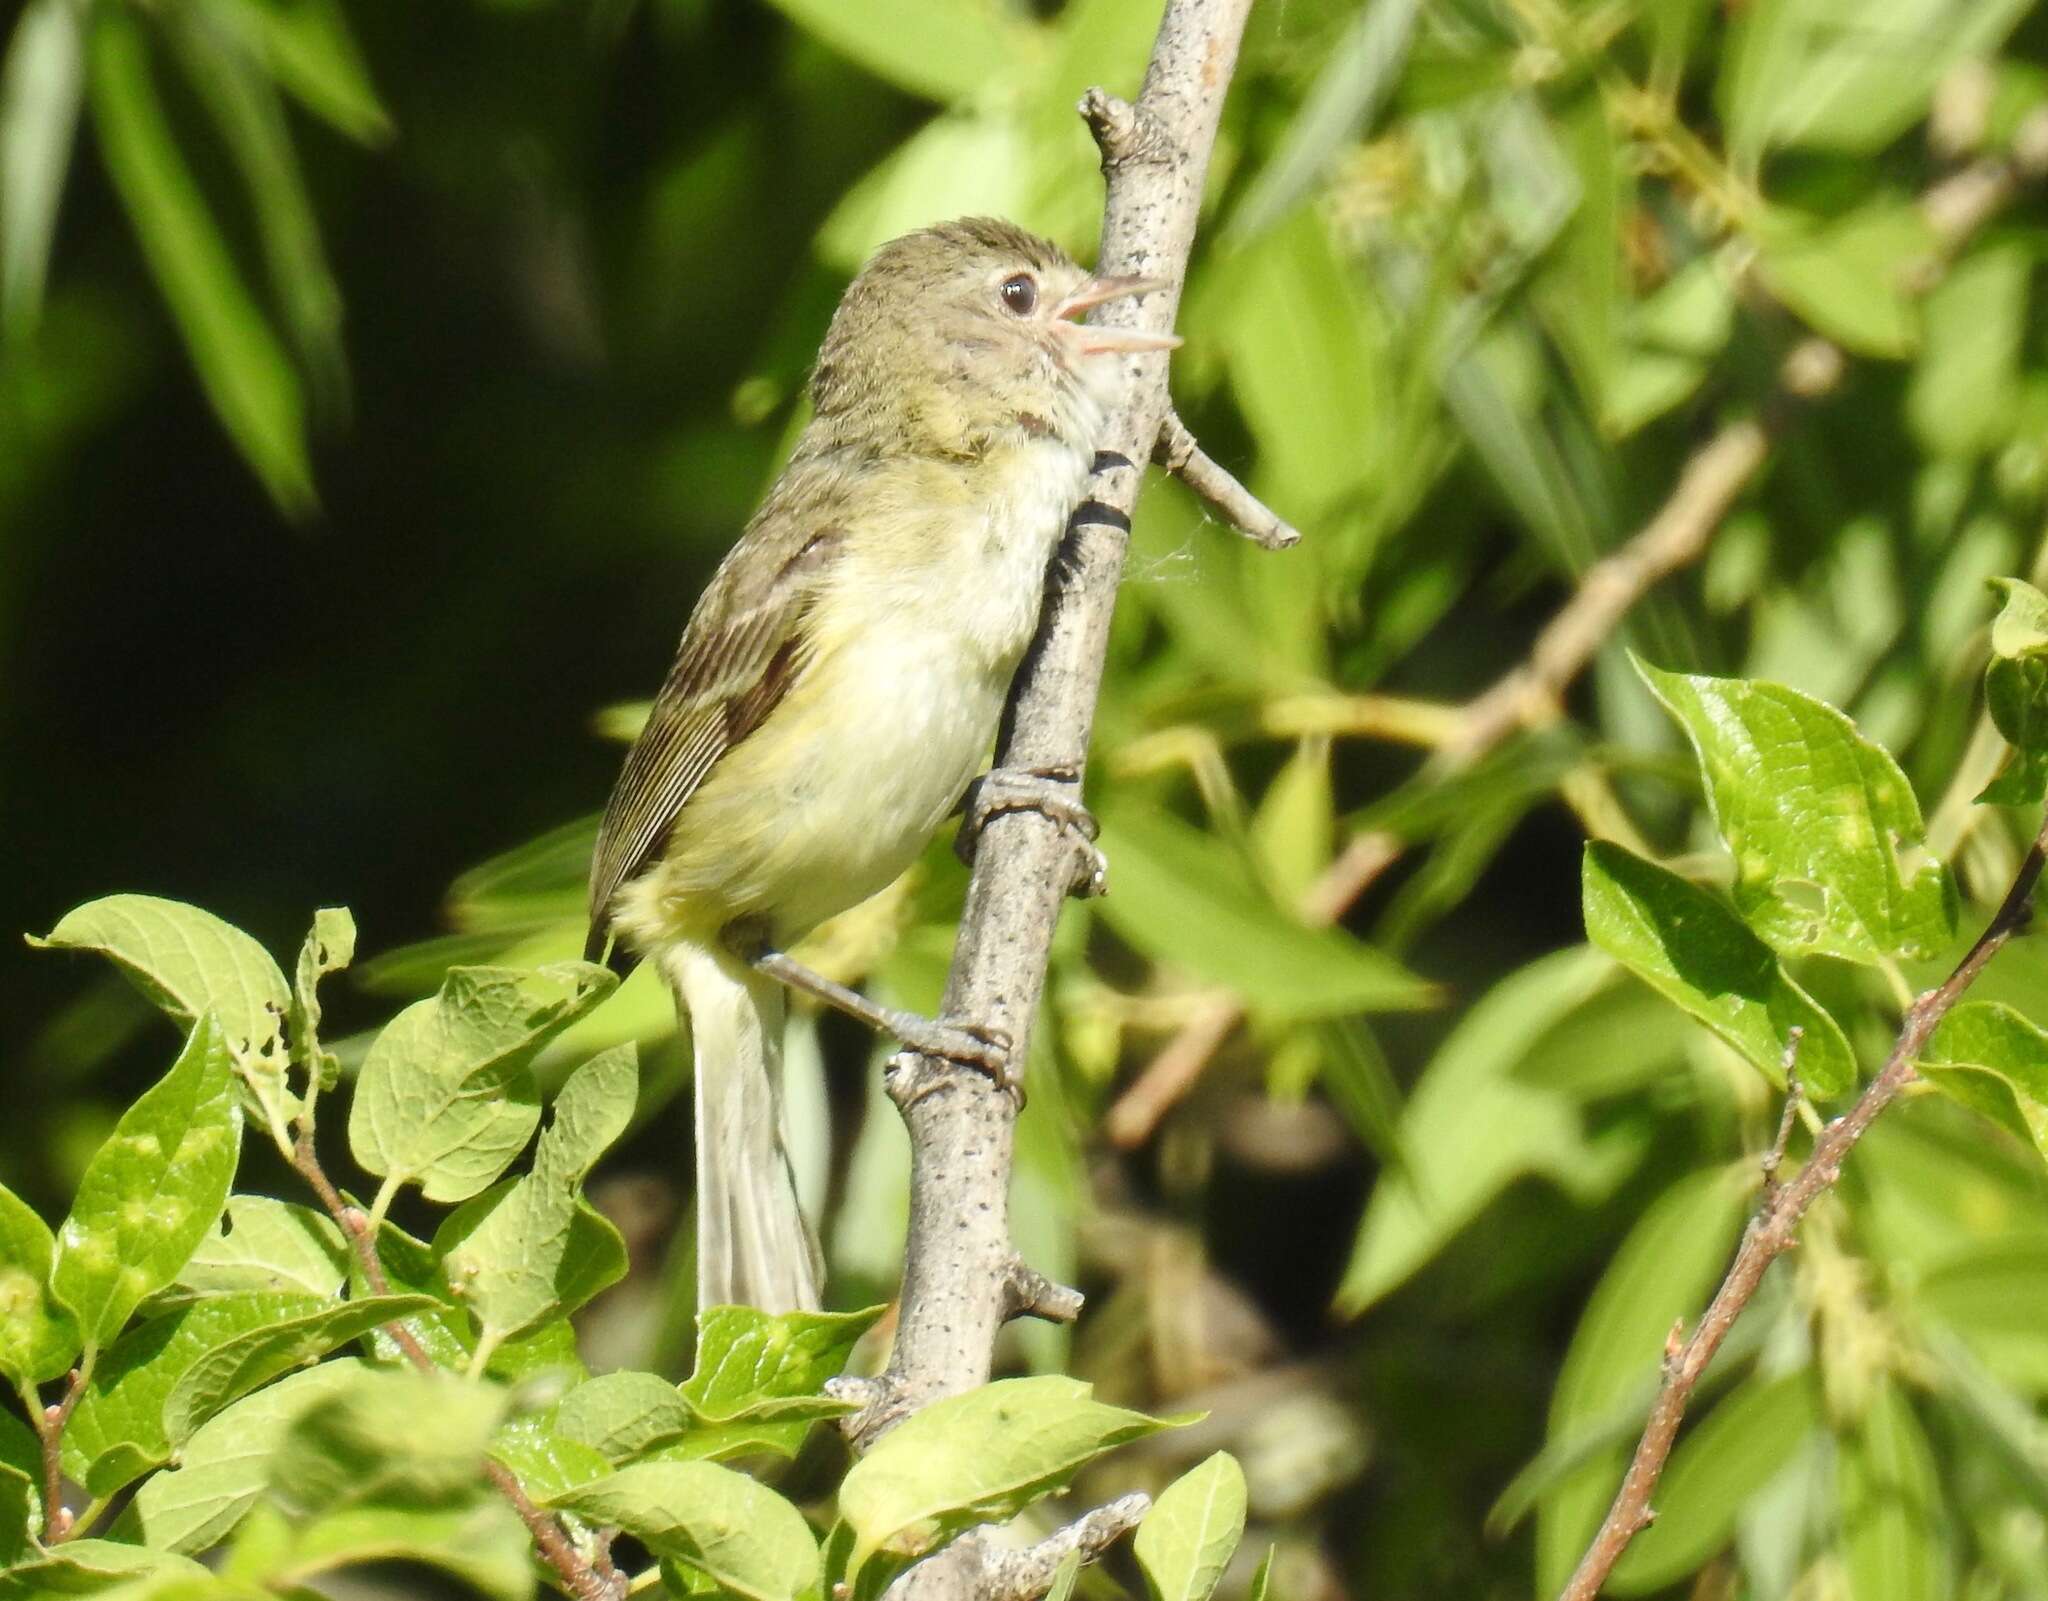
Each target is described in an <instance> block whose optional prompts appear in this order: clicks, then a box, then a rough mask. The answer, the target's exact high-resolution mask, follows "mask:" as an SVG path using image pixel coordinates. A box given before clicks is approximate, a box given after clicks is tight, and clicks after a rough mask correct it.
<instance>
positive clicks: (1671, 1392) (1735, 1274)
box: [1559, 821, 2048, 1601]
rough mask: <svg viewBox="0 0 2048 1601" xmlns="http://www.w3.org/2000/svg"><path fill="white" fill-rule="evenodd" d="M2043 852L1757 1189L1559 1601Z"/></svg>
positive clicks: (1627, 1530) (1609, 1546)
mask: <svg viewBox="0 0 2048 1601" xmlns="http://www.w3.org/2000/svg"><path fill="white" fill-rule="evenodd" d="M2044 852H2048V821H2044V822H2043V824H2042V827H2041V832H2040V833H2039V834H2038V835H2036V836H2035V839H2034V843H2033V846H2032V848H2031V849H2029V850H2028V852H2027V856H2026V860H2025V861H2024V862H2023V863H2022V864H2021V866H2020V870H2019V874H2018V876H2017V877H2015V878H2014V880H2013V883H2012V887H2011V889H2009V890H2008V891H2007V892H2006V896H2005V899H2004V901H2003V902H2002V903H2001V904H2000V905H1999V908H1998V910H1997V912H1995V913H1994V914H1993V915H1992V918H1991V921H1990V922H1989V923H1988V924H1987V925H1986V926H1985V929H1984V932H1983V933H1982V934H1981V935H1979V936H1978V939H1977V943H1976V944H1974V945H1972V946H1971V947H1970V950H1969V954H1968V955H1966V956H1965V957H1964V958H1963V959H1962V960H1961V961H1960V962H1958V963H1957V964H1956V968H1955V971H1954V972H1952V973H1950V974H1949V976H1948V977H1947V979H1945V980H1944V981H1943V982H1942V984H1941V986H1940V987H1939V988H1938V989H1932V990H1929V991H1928V992H1927V993H1926V994H1924V995H1922V996H1921V997H1920V998H1919V999H1918V1000H1916V1001H1914V1002H1913V1004H1912V1005H1911V1006H1910V1007H1908V1008H1907V1009H1906V1015H1905V1018H1904V1020H1903V1021H1902V1022H1901V1024H1900V1026H1899V1033H1898V1038H1897V1039H1896V1040H1895V1041H1894V1042H1893V1045H1892V1049H1891V1054H1890V1055H1889V1056H1888V1057H1887V1058H1886V1059H1885V1064H1884V1066H1883V1068H1881V1069H1880V1070H1879V1072H1878V1075H1877V1077H1876V1078H1874V1079H1872V1080H1871V1081H1870V1085H1869V1087H1868V1088H1867V1089H1865V1090H1864V1092H1863V1094H1862V1095H1861V1096H1860V1097H1859V1098H1858V1099H1857V1101H1856V1104H1855V1105H1854V1106H1853V1107H1851V1108H1850V1109H1849V1110H1848V1111H1847V1112H1846V1113H1844V1114H1843V1115H1842V1116H1841V1117H1838V1118H1836V1119H1835V1120H1834V1121H1833V1122H1832V1123H1829V1124H1828V1125H1827V1126H1826V1127H1825V1128H1823V1129H1822V1130H1821V1133H1820V1137H1819V1138H1818V1139H1817V1140H1815V1141H1814V1146H1813V1154H1812V1155H1811V1156H1809V1157H1808V1158H1807V1159H1806V1165H1805V1166H1803V1167H1802V1168H1800V1170H1799V1172H1798V1174H1797V1175H1796V1176H1795V1177H1794V1178H1793V1179H1792V1181H1791V1182H1790V1183H1788V1184H1786V1185H1784V1186H1782V1187H1776V1186H1773V1187H1771V1188H1768V1189H1767V1190H1766V1191H1765V1195H1764V1199H1763V1203H1762V1204H1761V1205H1760V1206H1759V1207H1758V1208H1757V1211H1756V1214H1755V1216H1753V1217H1752V1218H1751V1219H1750V1221H1749V1227H1748V1228H1747V1229H1745V1230H1744V1231H1743V1235H1742V1243H1741V1245H1740V1246H1739V1247H1738V1248H1737V1250H1736V1253H1735V1261H1734V1263H1733V1264H1732V1265H1731V1266H1730V1267H1729V1269H1728V1274H1727V1277H1726V1278H1724V1279H1722V1281H1721V1287H1720V1288H1719V1289H1718V1290H1716V1291H1715V1292H1714V1298H1713V1300H1712V1301H1711V1302H1709V1303H1708V1306H1707V1310H1706V1313H1705V1314H1704V1315H1703V1316H1702V1317H1701V1319H1700V1324H1699V1327H1698V1328H1697V1329H1695V1330H1694V1331H1693V1336H1692V1338H1691V1339H1690V1340H1688V1341H1686V1342H1685V1346H1684V1348H1683V1350H1681V1351H1680V1352H1678V1353H1677V1356H1676V1358H1675V1360H1669V1361H1668V1362H1667V1364H1666V1367H1665V1372H1664V1382H1663V1385H1662V1387H1661V1388H1660V1389H1659V1390H1658V1392H1657V1398H1656V1400H1655V1401H1654V1402H1653V1403H1652V1404H1651V1407H1650V1416H1649V1421H1648V1422H1647V1423H1646V1424H1645V1425H1644V1427H1643V1435H1642V1439H1641V1440H1640V1441H1639V1442H1638V1443H1637V1445H1636V1449H1635V1455H1634V1457H1633V1458H1632V1459H1631V1461H1630V1462H1629V1466H1628V1472H1627V1474H1626V1475H1624V1476H1623V1478H1622V1481H1621V1488H1620V1490H1619V1491H1618V1492H1617V1493H1616V1494H1615V1497H1614V1504H1613V1505H1612V1506H1611V1507H1610V1508H1609V1509H1608V1512H1607V1517H1606V1519H1605V1520H1604V1521H1603V1522H1602V1523H1601V1525H1600V1529H1599V1532H1598V1533H1597V1534H1595V1535H1594V1537H1593V1543H1592V1544H1591V1545H1590V1546H1589V1547H1588V1548H1587V1550H1586V1554H1585V1556H1584V1557H1582V1558H1581V1559H1580V1561H1579V1565H1578V1568H1577V1570H1576V1571H1575V1572H1574V1573H1573V1574H1572V1577H1571V1581H1570V1583H1568V1584H1567V1585H1566V1586H1565V1587H1564V1589H1563V1591H1562V1592H1560V1595H1559V1601H1593V1598H1594V1597H1596V1596H1597V1595H1599V1593H1600V1587H1601V1586H1602V1585H1603V1584H1605V1583H1606V1582H1607V1576H1608V1575H1609V1574H1610V1573H1611V1572H1613V1570H1614V1565H1615V1563H1617V1562H1618V1561H1620V1560H1621V1554H1622V1553H1623V1552H1624V1551H1626V1550H1627V1549H1628V1545H1629V1542H1630V1541H1631V1540H1633V1539H1634V1538H1635V1537H1636V1535H1637V1534H1638V1533H1639V1532H1641V1531H1642V1530H1643V1529H1644V1528H1645V1527H1647V1526H1648V1525H1649V1523H1650V1522H1651V1520H1652V1519H1653V1518H1654V1516H1655V1513H1654V1512H1653V1511H1652V1510H1651V1507H1650V1497H1651V1495H1652V1494H1653V1493H1654V1492H1655V1491H1656V1488H1657V1479H1658V1477H1659V1475H1661V1474H1662V1473H1663V1471H1664V1463H1665V1460H1666V1459H1667V1458H1668V1457H1669V1456H1670V1455H1671V1446H1672V1442H1673V1441H1674V1440H1675V1439H1676V1438H1677V1437H1678V1425H1679V1422H1680V1420H1681V1419H1682V1418H1683V1417H1684V1416H1685V1406H1686V1402H1687V1400H1688V1399H1689V1398H1690V1397H1691V1395H1692V1391H1693V1386H1694V1385H1696V1384H1697V1383H1698V1382H1699V1379H1700V1375H1701V1374H1702V1373H1704V1372H1705V1371H1706V1369H1707V1364H1708V1363H1709V1362H1711V1361H1712V1360H1713V1359H1714V1353H1715V1352H1716V1351H1718V1350H1719V1349H1720V1348H1721V1342H1722V1341H1723V1340H1724V1339H1726V1338H1727V1335H1728V1331H1729V1329H1731V1328H1732V1327H1734V1325H1735V1320H1736V1319H1737V1318H1739V1317H1741V1316H1742V1313H1743V1310H1744V1309H1745V1308H1746V1307H1747V1306H1748V1305H1749V1300H1750V1297H1751V1296H1752V1295H1754V1294H1755V1293H1756V1289H1757V1286H1758V1285H1759V1284H1761V1283H1762V1282H1763V1277H1764V1273H1765V1271H1766V1270H1767V1269H1768V1268H1769V1267H1770V1265H1771V1264H1772V1263H1773V1262H1774V1261H1776V1260H1777V1259H1778V1258H1779V1257H1780V1256H1781V1255H1783V1254H1784V1252H1785V1251H1786V1250H1787V1248H1789V1247H1790V1246H1791V1244H1792V1241H1793V1237H1794V1234H1795V1233H1796V1231H1797V1230H1798V1227H1799V1222H1800V1219H1802V1218H1803V1217H1805V1215H1806V1212H1807V1209H1808V1208H1809V1207H1811V1206H1812V1205H1813V1203H1814V1202H1815V1201H1816V1200H1818V1199H1819V1198H1820V1197H1821V1196H1822V1195H1823V1194H1825V1193H1826V1192H1827V1190H1828V1189H1829V1188H1830V1187H1831V1186H1832V1185H1833V1184H1834V1182H1835V1180H1836V1179H1838V1178H1839V1177H1841V1173H1842V1162H1843V1160H1844V1159H1845V1158H1846V1157H1847V1156H1848V1154H1849V1152H1850V1150H1851V1149H1853V1148H1854V1146H1855V1144H1856V1142H1857V1141H1858V1140H1860V1139H1861V1138H1863V1135H1864V1132H1865V1131H1866V1130H1867V1129H1868V1128H1869V1127H1870V1125H1871V1124H1872V1123H1873V1122H1875V1121H1876V1119H1877V1115H1878V1113H1880V1112H1882V1111H1883V1110H1884V1109H1885V1107H1887V1106H1888V1105H1890V1104H1891V1102H1892V1100H1893V1098H1894V1097H1896V1096H1897V1095H1898V1093H1899V1091H1900V1090H1902V1089H1904V1088H1905V1087H1906V1086H1907V1085H1908V1084H1910V1083H1912V1081H1913V1080H1914V1078H1915V1077H1917V1076H1918V1073H1919V1069H1918V1068H1917V1067H1916V1066H1915V1060H1916V1058H1917V1057H1918V1056H1919V1054H1920V1049H1921V1047H1922V1046H1924V1045H1925V1044H1926V1043H1927V1037H1928V1036H1929V1035H1930V1034H1932V1033H1933V1032H1934V1030H1935V1028H1936V1026H1937V1025H1938V1024H1939V1023H1940V1022H1941V1020H1942V1019H1943V1018H1944V1017H1946V1016H1947V1015H1948V1014H1949V1011H1950V1010H1951V1008H1953V1007H1954V1006H1955V1004H1956V1002H1957V1001H1958V1000H1960V999H1961V998H1962V996H1963V994H1964V992H1965V991H1967V990H1968V989H1969V987H1970V986H1971V984H1973V983H1975V982H1976V979H1977V975H1978V974H1979V973H1981V972H1983V971H1984V967H1985V964H1986V963H1988V962H1989V961H1990V960H1991V958H1992V957H1994V956H1996V955H1997V954H1998V952H1999V950H2000V948H2001V947H2002V946H2003V945H2004V944H2005V942H2006V941H2007V940H2009V939H2011V938H2012V936H2013V935H2014V934H2016V933H2018V932H2019V930H2020V929H2021V928H2022V927H2024V926H2025V924H2026V922H2027V919H2028V918H2029V916H2031V915H2032V910H2033V907H2032V898H2033V893H2034V886H2035V884H2036V883H2037V882H2038V881H2039V880H2040V877H2041V865H2042V862H2043V860H2044Z"/></svg>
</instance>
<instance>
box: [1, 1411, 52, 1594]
mask: <svg viewBox="0 0 2048 1601" xmlns="http://www.w3.org/2000/svg"><path fill="white" fill-rule="evenodd" d="M42 1485H43V1447H42V1442H41V1441H39V1440H37V1439H36V1437H35V1436H34V1435H33V1434H31V1433H30V1432H29V1427H28V1425H27V1424H26V1423H23V1422H22V1421H21V1420H20V1419H19V1418H17V1417H16V1416H15V1415H14V1414H13V1413H12V1412H7V1411H0V1569H4V1568H8V1567H11V1566H13V1565H14V1564H15V1563H17V1562H22V1561H25V1560H26V1559H28V1558H29V1557H30V1556H32V1555H34V1554H35V1546H34V1543H33V1542H34V1541H35V1540H37V1539H38V1538H39V1537H40V1536H41V1535H42V1532H43V1489H42Z"/></svg>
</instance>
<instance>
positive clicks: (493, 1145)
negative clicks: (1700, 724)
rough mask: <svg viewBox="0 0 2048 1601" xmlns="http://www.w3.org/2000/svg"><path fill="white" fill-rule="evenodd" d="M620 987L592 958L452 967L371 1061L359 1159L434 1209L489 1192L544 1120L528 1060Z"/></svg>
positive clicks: (359, 1093) (355, 1125) (356, 1131)
mask: <svg viewBox="0 0 2048 1601" xmlns="http://www.w3.org/2000/svg"><path fill="white" fill-rule="evenodd" d="M617 985H618V980H617V979H616V978H615V977H614V976H613V975H612V974H611V973H609V972H607V971H606V970H605V969H603V968H601V967H594V966H591V965H590V964H588V963H584V962H557V963H553V964H550V965H548V966H545V967H540V968H535V969H532V970H530V971H528V970H520V969H516V968H504V967H458V968H452V969H450V970H449V972H448V975H447V977H446V978H445V979H443V980H442V983H441V990H440V993H439V994H438V995H435V996H433V997H432V998H431V999H428V1000H424V1001H417V1002H415V1003H414V1004H413V1005H411V1006H408V1007H407V1008H406V1009H405V1010H404V1011H402V1012H400V1013H399V1014H398V1016H397V1017H396V1018H394V1019H393V1020H392V1021H391V1022H390V1024H388V1025H387V1026H386V1027H385V1029H384V1032H383V1033H381V1034H379V1035H378V1036H377V1039H376V1042H375V1043H374V1044H372V1045H371V1047H370V1052H369V1055H368V1056H367V1057H366V1058H365V1059H364V1062H363V1069H362V1073H361V1076H360V1077H359V1078H358V1080H357V1083H356V1092H355V1098H354V1100H353V1101H352V1102H351V1103H350V1106H349V1119H348V1137H349V1148H350V1149H351V1150H352V1151H353V1152H354V1153H355V1158H356V1161H357V1163H358V1164H360V1165H361V1166H362V1167H363V1168H364V1169H365V1170H367V1171H369V1172H371V1173H375V1174H378V1175H380V1176H383V1177H386V1178H388V1179H391V1180H393V1181H396V1182H404V1183H417V1184H419V1185H420V1186H421V1188H422V1189H423V1190H425V1192H426V1195H427V1198H428V1199H429V1200H433V1201H460V1200H466V1199H467V1198H468V1197H470V1196H472V1195H474V1194H476V1193H477V1192H478V1191H479V1190H482V1189H484V1188H485V1187H486V1186H488V1185H489V1184H491V1183H492V1182H493V1181H494V1180H495V1179H496V1178H497V1177H498V1175H499V1174H501V1173H503V1172H504V1171H505V1169H506V1167H507V1166H508V1165H509V1164H510V1163H511V1161H512V1159H513V1158H514V1157H515V1156H517V1155H518V1154H519V1152H520V1151H521V1150H522V1149H524V1147H525V1145H526V1142H527V1141H528V1140H529V1139H531V1138H532V1137H533V1131H534V1127H535V1125H536V1124H538V1123H539V1121H540V1106H539V1103H538V1100H537V1099H536V1097H535V1093H534V1088H533V1082H532V1076H531V1075H530V1074H529V1073H528V1071H527V1065H528V1063H530V1062H531V1061H532V1059H533V1057H534V1055H535V1053H537V1052H538V1051H539V1050H540V1048H541V1046H542V1045H544V1044H546V1043H547V1041H548V1040H550V1039H551V1038H553V1037H554V1036H555V1035H556V1034H558V1033H560V1032H561V1031H562V1030H563V1029H565V1028H567V1027H568V1026H569V1025H570V1024H571V1023H573V1022H574V1021H575V1020H576V1019H577V1018H579V1017H581V1016H582V1015H583V1014H584V1013H586V1012H588V1011H589V1010H590V1009H591V1008H592V1007H594V1006H595V1005H597V1003H598V1002H599V1001H601V1000H603V999H604V997H605V996H607V995H609V994H610V993H611V992H612V990H613V989H615V988H616V987H617Z"/></svg>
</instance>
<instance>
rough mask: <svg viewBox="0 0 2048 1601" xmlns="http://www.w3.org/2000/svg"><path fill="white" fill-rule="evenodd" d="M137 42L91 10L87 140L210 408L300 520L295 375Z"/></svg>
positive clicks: (300, 439)
mask: <svg viewBox="0 0 2048 1601" xmlns="http://www.w3.org/2000/svg"><path fill="white" fill-rule="evenodd" d="M147 40H148V36H147V35H146V34H145V33H144V31H143V28H142V24H141V22H140V20H139V19H138V17H137V16H136V15H135V13H133V12H131V11H129V10H128V9H126V8H124V7H120V6H99V7H96V8H94V11H93V21H92V33H91V40H90V50H89V66H88V73H87V81H88V82H89V84H90V85H91V92H92V107H93V131H94V132H95V133H96V134H97V135H98V137H99V145H100V151H101V154H102V155H104V156H105V158H106V163H107V169H108V172H109V173H110V174H111V176H112V177H113V180H114V188H115V189H116V190H117V191H118V192H119V194H120V196H121V201H122V204H123V205H124V206H125V207H126V208H127V211H128V216H129V220H130V221H131V222H133V224H134V225H135V233H136V237H137V238H138V239H139V240H140V241H141V244H142V253H143V257H144V259H145V260H147V261H148V263H149V268H150V271H151V272H152V273H153V274H154V275H155V277H156V281H157V287H158V288H159V289H161V290H162V291H163V296H164V299H165V301H167V302H168V303H169V305H170V308H171V314H172V316H173V317H174V318H175V319H176V321H177V324H178V331H179V333H180V334H181V335H182V336H183V337H184V341H185V348H186V350H187V351H188V352H189V353H190V354H191V357H192V365H193V367H194V368H195V369H196V370H197V372H198V374H199V381H200V383H201V385H202V386H203V387H204V389H205V390H206V395H207V398H208V399H209V400H210V401H211V402H212V403H213V409H214V411H215V412H216V413H217V414H218V415H219V417H220V420H221V423H222V424H223V426H225V427H226V429H227V431H228V433H229V435H230V436H231V437H232V438H233V439H234V442H235V444H236V446H237V447H238V448H239V449H240V450H241V452H242V456H243V459H244V460H246V461H247V462H248V463H249V465H250V467H251V468H253V469H254V470H255V472H256V476H257V477H259V478H261V479H262V480H263V483H264V486H265V487H266V488H267V489H269V491H270V494H271V498H272V499H274V500H275V501H276V502H277V504H278V506H279V507H280V508H281V509H282V510H283V511H284V512H286V513H287V514H288V515H300V514H303V513H305V512H308V511H310V510H312V508H313V504H314V497H313V477H312V468H311V465H310V464H309V463H308V461H307V459H306V440H305V429H304V424H303V420H302V413H303V408H302V406H301V403H300V398H299V383H298V378H297V377H296V375H295V374H294V373H293V371H292V367H291V363H290V362H289V361H288V360H286V358H285V354H284V351H283V350H282V349H281V348H280V347H279V345H278V343H277V339H276V336H275V335H274V334H272V332H271V331H270V326H269V324H268V323H266V322H265V321H264V318H263V313H262V312H261V311H260V310H258V309H257V306H256V302H255V301H254V300H253V299H252V298H251V297H250V294H249V290H248V287H247V286H246V285H245V284H244V283H243V282H242V276H241V274H240V272H239V271H237V270H236V267H235V262H234V257H233V255H232V254H231V253H230V251H229V249H228V246H227V241H226V240H225V239H223V238H222V237H221V232H220V229H219V226H218V225H217V224H216V223H215V222H214V219H213V215H212V213H211V212H210V211H209V210H208V208H207V204H206V199H205V196H204V195H203V194H202V192H201V191H200V188H199V185H198V182H197V181H196V180H195V179H194V177H193V175H192V172H191V169H190V168H189V167H187V166H186V164H185V159H184V157H183V156H182V155H181V154H180V153H179V151H178V147H177V143H176V141H175V140H174V138H173V137H172V135H171V130H170V124H169V120H168V118H167V117H166V116H165V113H164V107H163V103H162V101H161V99H160V98H159V97H158V94H157V89H156V84H155V82H154V80H153V78H152V74H151V66H150V60H149V46H148V42H147Z"/></svg>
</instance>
